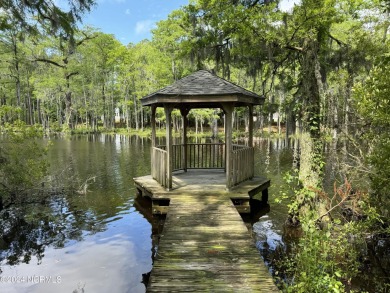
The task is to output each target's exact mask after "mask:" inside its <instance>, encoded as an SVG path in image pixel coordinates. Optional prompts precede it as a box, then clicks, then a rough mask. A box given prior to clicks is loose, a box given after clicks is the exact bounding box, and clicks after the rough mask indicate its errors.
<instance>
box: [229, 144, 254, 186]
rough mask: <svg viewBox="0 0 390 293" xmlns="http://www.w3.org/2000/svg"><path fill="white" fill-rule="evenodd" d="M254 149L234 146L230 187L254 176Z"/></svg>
mask: <svg viewBox="0 0 390 293" xmlns="http://www.w3.org/2000/svg"><path fill="white" fill-rule="evenodd" d="M253 160H254V149H253V148H251V147H247V146H241V145H240V146H238V145H234V146H233V151H232V171H231V172H232V174H231V175H232V176H231V182H229V187H232V186H234V185H237V184H239V183H241V182H243V181H245V180H248V179H250V178H252V177H253V175H254V163H253Z"/></svg>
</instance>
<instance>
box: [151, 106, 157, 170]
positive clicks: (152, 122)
mask: <svg viewBox="0 0 390 293" xmlns="http://www.w3.org/2000/svg"><path fill="white" fill-rule="evenodd" d="M156 109H157V106H156V105H152V107H151V111H152V116H151V118H150V123H151V124H152V125H151V126H152V147H151V156H150V157H151V160H150V168H151V169H150V170H152V174H154V173H153V170H154V164H155V157H154V149H153V148H154V147H156ZM153 177H154V175H153Z"/></svg>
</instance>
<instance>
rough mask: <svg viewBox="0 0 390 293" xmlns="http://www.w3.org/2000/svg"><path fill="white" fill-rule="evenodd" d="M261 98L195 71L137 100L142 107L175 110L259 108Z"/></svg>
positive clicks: (204, 71)
mask: <svg viewBox="0 0 390 293" xmlns="http://www.w3.org/2000/svg"><path fill="white" fill-rule="evenodd" d="M263 102H264V97H262V96H259V95H257V94H255V93H253V92H251V91H248V90H246V89H244V88H242V87H240V86H238V85H235V84H233V83H231V82H229V81H227V80H225V79H223V78H220V77H218V76H216V75H214V74H212V73H211V72H209V71H207V70H199V71H196V72H194V73H192V74H190V75H188V76H186V77H184V78H182V79H180V80H178V81H176V82H174V83H173V84H171V85H169V86H167V87H165V88H163V89H160V90H158V91H156V92H154V93H152V94H150V95H148V96H146V97H143V98H142V99H141V103H142V105H143V106H152V105H156V106H163V105H164V104H173V106H174V107H175V108H181V107H187V108H214V107H218V108H220V107H221V105H222V103H233V104H234V105H235V106H247V105H261V104H263Z"/></svg>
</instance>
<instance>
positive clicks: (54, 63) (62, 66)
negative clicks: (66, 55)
mask: <svg viewBox="0 0 390 293" xmlns="http://www.w3.org/2000/svg"><path fill="white" fill-rule="evenodd" d="M34 61H38V62H44V63H49V64H51V65H54V66H57V67H61V68H65V66H64V65H61V64H59V63H57V62H55V61H52V60H48V59H44V58H37V59H35V60H34Z"/></svg>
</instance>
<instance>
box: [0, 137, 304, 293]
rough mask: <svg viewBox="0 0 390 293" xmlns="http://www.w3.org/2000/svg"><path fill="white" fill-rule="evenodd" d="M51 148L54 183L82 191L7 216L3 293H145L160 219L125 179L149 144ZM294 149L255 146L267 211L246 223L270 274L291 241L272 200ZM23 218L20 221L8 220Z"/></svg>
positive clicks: (115, 141) (62, 142)
mask: <svg viewBox="0 0 390 293" xmlns="http://www.w3.org/2000/svg"><path fill="white" fill-rule="evenodd" d="M51 142H52V147H51V149H50V152H49V160H50V164H51V172H50V173H51V175H52V178H55V179H56V184H57V185H58V186H62V187H67V186H68V187H69V186H73V187H75V189H76V190H80V192H81V194H79V193H67V192H61V191H59V192H56V193H54V194H53V196H52V197H50V198H49V199H47V200H45V201H44V202H41V203H32V204H29V205H26V206H24V207H19V208H18V209H13V210H9V211H7V215H6V217H3V219H5V220H4V223H2V226H3V227H5V228H4V229H3V232H5V234H6V237H3V239H1V238H0V270H1V271H0V278H1V279H0V281H1V282H0V292H7V293H8V292H9V293H13V292H18V293H19V292H39V293H41V292H42V293H44V292H57V293H61V292H74V293H79V292H94V293H99V292H102V293H103V292H104V293H105V292H113V293H114V292H145V285H144V283H143V282H144V277H145V274H147V273H148V272H150V270H151V269H152V262H153V257H154V253H155V251H156V245H157V239H158V237H157V235H156V234H157V233H158V232H159V231H161V228H162V223H161V222H159V220H158V219H156V218H153V217H152V216H151V207H150V202H148V201H147V200H145V199H139V198H136V190H135V188H134V184H133V180H132V178H133V177H137V176H142V175H147V174H150V140H149V139H147V138H140V137H127V136H120V135H97V136H73V137H71V138H61V139H52V140H51ZM159 143H163V140H161V141H160V142H159ZM297 145H298V144H297V141H286V140H256V141H255V173H256V174H255V175H263V176H266V177H268V178H269V179H271V187H270V189H269V203H270V206H269V207H267V208H266V209H262V210H259V213H258V214H256V216H255V217H253V218H251V219H248V223H249V227H250V228H251V231H252V235H253V237H254V239H255V241H256V246H257V247H258V249H259V251H260V252H261V253H262V255H263V257H264V259H265V261H266V263H267V264H268V265H270V267H271V271H272V270H274V269H275V266H274V263H273V262H274V260H275V258H277V255H278V252H280V251H281V255H285V250H286V249H287V248H286V247H287V246H288V245H287V244H289V243H290V242H291V239H289V233H288V232H289V231H286V230H285V229H284V228H283V227H284V221H285V220H286V217H287V212H288V209H287V207H286V203H285V202H284V203H281V204H280V203H276V202H275V198H276V197H279V196H280V195H281V193H283V192H284V193H287V194H288V193H289V188H288V186H287V184H286V182H285V180H283V176H284V174H285V173H286V172H287V171H290V170H292V169H293V168H295V167H296V164H297V161H296V154H297V151H296V150H297ZM85 182H87V186H85ZM64 190H67V189H66V188H65V189H64ZM85 190H88V192H87V193H86V194H83V191H85ZM258 199H260V195H259V196H258ZM21 212H22V213H23V214H25V215H26V216H25V219H24V220H20V219H18V218H17V217H16V216H15V215H16V214H18V213H21ZM0 232H1V231H0Z"/></svg>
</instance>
